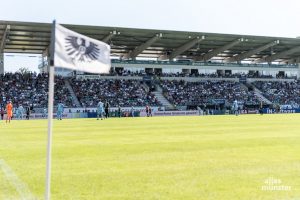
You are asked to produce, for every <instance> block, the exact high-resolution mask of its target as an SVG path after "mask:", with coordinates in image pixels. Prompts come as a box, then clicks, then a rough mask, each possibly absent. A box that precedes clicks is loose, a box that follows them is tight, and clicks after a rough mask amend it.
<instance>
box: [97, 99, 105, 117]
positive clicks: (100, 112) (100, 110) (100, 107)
mask: <svg viewBox="0 0 300 200" xmlns="http://www.w3.org/2000/svg"><path fill="white" fill-rule="evenodd" d="M103 113H104V104H103V103H102V101H101V100H100V101H99V103H98V104H97V120H99V116H100V117H101V120H103Z"/></svg>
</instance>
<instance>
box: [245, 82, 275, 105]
mask: <svg viewBox="0 0 300 200" xmlns="http://www.w3.org/2000/svg"><path fill="white" fill-rule="evenodd" d="M242 85H244V84H242ZM244 86H245V85H244ZM245 87H248V88H249V87H251V88H252V89H253V91H254V95H256V96H257V97H258V98H259V99H260V100H261V101H263V102H264V103H266V104H272V102H271V101H270V100H269V99H267V98H266V97H265V96H264V95H263V92H262V91H260V90H259V89H258V88H257V87H255V86H254V85H253V84H251V83H247V86H245Z"/></svg>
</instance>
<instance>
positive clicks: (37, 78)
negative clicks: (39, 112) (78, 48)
mask: <svg viewBox="0 0 300 200" xmlns="http://www.w3.org/2000/svg"><path fill="white" fill-rule="evenodd" d="M0 92H1V94H0V103H2V101H5V100H11V101H13V103H14V104H15V105H18V104H20V105H23V106H32V107H35V108H44V107H47V97H48V96H47V95H48V94H47V92H48V75H47V74H36V73H28V74H24V75H22V74H20V73H6V74H4V75H0ZM54 96H55V105H56V104H57V103H58V101H62V102H64V104H65V105H66V106H73V104H72V99H70V95H69V93H68V90H67V89H66V88H65V87H64V81H63V78H62V77H60V76H56V78H55V95H54Z"/></svg>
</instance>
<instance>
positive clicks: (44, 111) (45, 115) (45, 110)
mask: <svg viewBox="0 0 300 200" xmlns="http://www.w3.org/2000/svg"><path fill="white" fill-rule="evenodd" d="M42 117H43V118H47V108H44V110H43V116H42Z"/></svg>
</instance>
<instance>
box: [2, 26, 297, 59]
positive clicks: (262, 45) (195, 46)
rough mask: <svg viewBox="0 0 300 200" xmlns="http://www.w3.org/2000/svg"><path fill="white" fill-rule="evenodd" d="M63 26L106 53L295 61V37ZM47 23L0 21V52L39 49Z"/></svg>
mask: <svg viewBox="0 0 300 200" xmlns="http://www.w3.org/2000/svg"><path fill="white" fill-rule="evenodd" d="M63 26H65V27H67V28H69V29H71V30H74V31H76V32H79V33H82V34H84V35H87V36H90V37H92V38H95V39H97V40H102V41H104V42H106V43H108V44H110V45H111V53H112V55H113V56H118V57H122V58H126V59H130V58H136V57H153V58H159V59H162V60H163V59H173V58H178V57H179V58H186V59H193V60H197V61H209V60H211V59H213V60H222V61H224V62H236V61H242V60H246V61H253V62H257V63H259V62H273V61H279V62H288V63H295V62H297V63H298V62H299V57H300V39H299V38H282V37H265V36H250V35H233V34H216V33H203V32H186V31H168V30H152V29H136V28H119V27H103V26H87V25H70V24H63ZM50 35H51V23H34V22H16V21H0V42H1V43H0V52H4V53H34V54H42V53H44V52H45V51H46V50H47V49H48V47H49V44H50Z"/></svg>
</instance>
